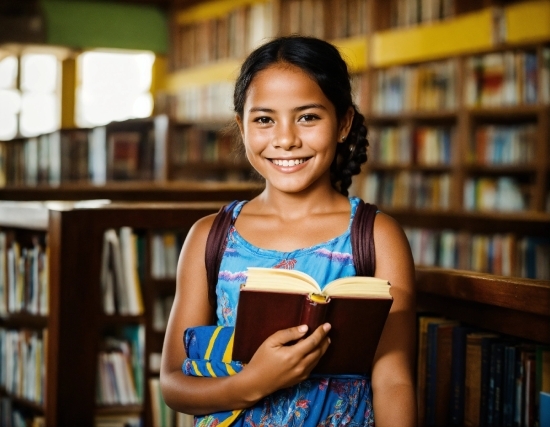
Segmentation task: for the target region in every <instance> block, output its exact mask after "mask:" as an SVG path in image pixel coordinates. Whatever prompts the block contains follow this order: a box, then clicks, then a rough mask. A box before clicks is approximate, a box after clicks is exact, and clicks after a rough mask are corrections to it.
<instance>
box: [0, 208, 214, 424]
mask: <svg viewBox="0 0 550 427" xmlns="http://www.w3.org/2000/svg"><path fill="white" fill-rule="evenodd" d="M86 206H87V207H86ZM219 207H220V203H219V202H211V203H148V204H146V203H107V204H98V205H97V206H96V207H90V205H89V204H88V205H86V204H79V203H74V202H40V203H39V202H32V203H31V202H1V203H0V231H1V232H8V233H14V234H15V238H16V239H18V238H21V239H22V240H21V245H24V243H23V241H24V240H25V239H27V237H28V236H31V235H39V236H41V237H42V238H46V236H47V247H48V251H49V262H48V271H49V274H48V279H49V304H48V314H47V315H46V316H44V315H41V316H34V315H31V314H29V313H26V312H24V311H23V312H17V313H11V312H9V311H8V312H7V313H6V315H4V316H2V317H0V328H4V329H6V330H20V329H30V330H36V331H42V330H46V331H47V346H46V348H47V350H46V354H45V372H46V374H45V375H46V382H45V384H46V386H45V387H46V388H45V390H44V394H43V398H44V402H43V403H36V402H32V401H28V400H27V399H25V398H22V397H20V396H17V395H13V394H11V393H10V392H8V391H7V390H5V389H1V390H0V397H2V398H8V399H9V400H11V405H12V407H13V408H19V409H21V410H22V411H24V412H25V413H30V414H34V415H35V416H43V417H44V419H45V425H46V426H47V427H50V426H51V427H54V426H55V427H63V426H75V425H78V426H83V427H86V426H90V427H91V426H93V425H94V417H95V416H96V415H99V414H138V415H140V416H141V417H142V418H143V420H144V425H146V426H152V425H153V424H152V419H151V416H152V415H151V402H150V396H149V392H148V387H147V386H146V387H145V389H144V390H145V394H144V399H143V402H142V404H139V405H96V403H95V402H96V381H97V355H98V352H99V350H100V342H101V341H102V339H103V338H102V337H103V334H104V333H107V332H108V331H111V330H115V329H117V328H120V327H125V326H127V325H142V327H143V328H144V330H145V348H144V365H143V368H142V369H143V372H142V375H143V378H144V379H145V384H146V385H147V381H148V379H149V368H148V363H149V362H148V356H149V352H150V351H152V350H154V351H159V348H158V347H159V344H160V345H161V344H162V335H161V336H159V334H158V333H157V332H154V331H153V330H152V325H151V304H152V301H153V299H154V296H155V295H157V292H164V293H166V292H174V290H175V280H172V284H171V290H170V289H166V286H165V287H164V289H163V288H162V287H161V288H160V291H159V290H157V286H156V285H157V281H156V280H153V279H152V278H151V275H150V272H148V271H147V268H149V267H150V265H149V261H147V260H148V259H149V257H150V247H149V246H147V249H146V252H145V256H144V260H145V266H144V268H145V273H144V276H143V281H142V283H141V287H142V292H143V296H144V301H145V311H144V314H143V315H138V316H126V315H124V316H123V315H106V314H104V313H103V308H102V299H103V297H102V291H101V289H100V283H101V281H100V271H101V263H102V261H101V257H102V255H101V254H102V247H103V234H104V232H105V231H106V230H107V229H110V228H114V229H118V228H120V227H124V226H130V227H132V229H133V230H134V231H135V232H136V233H138V234H140V235H142V236H144V237H145V239H146V241H148V240H147V239H149V237H150V233H151V232H153V231H155V230H180V231H183V232H186V230H188V229H189V228H190V226H191V225H192V224H193V223H194V222H195V221H196V220H197V219H199V218H201V217H203V216H205V215H208V214H211V213H214V212H216V211H217V210H218V209H219ZM83 224H86V226H85V227H83V226H82V225H83ZM5 273H6V272H5V271H3V272H2V274H5ZM4 297H5V295H4ZM159 338H160V341H159ZM2 360H4V355H3V356H2ZM75 378H78V381H75Z"/></svg>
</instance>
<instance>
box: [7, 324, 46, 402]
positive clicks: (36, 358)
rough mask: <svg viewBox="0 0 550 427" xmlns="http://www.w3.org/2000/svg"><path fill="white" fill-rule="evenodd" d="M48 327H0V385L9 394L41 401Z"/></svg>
mask: <svg viewBox="0 0 550 427" xmlns="http://www.w3.org/2000/svg"><path fill="white" fill-rule="evenodd" d="M47 342H48V331H47V329H44V330H41V331H36V330H29V329H20V330H14V329H6V328H3V327H0V354H1V355H2V358H1V359H0V385H1V386H2V387H3V388H4V389H5V390H6V391H7V392H8V393H10V394H11V395H13V396H18V397H20V398H23V399H25V400H28V401H30V402H34V403H36V404H38V405H41V404H43V403H44V400H45V397H46V396H45V385H46V368H45V362H46V349H47V345H48V344H47Z"/></svg>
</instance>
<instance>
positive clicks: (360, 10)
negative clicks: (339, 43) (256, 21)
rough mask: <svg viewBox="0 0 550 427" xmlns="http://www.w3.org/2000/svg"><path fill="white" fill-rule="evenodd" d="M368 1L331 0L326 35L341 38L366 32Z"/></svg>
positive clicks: (367, 27)
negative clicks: (328, 31)
mask: <svg viewBox="0 0 550 427" xmlns="http://www.w3.org/2000/svg"><path fill="white" fill-rule="evenodd" d="M369 1H370V0H343V1H342V0H332V5H331V6H330V7H331V10H330V14H329V17H330V22H329V24H330V25H331V27H330V34H329V35H328V37H329V38H330V39H342V38H346V37H355V36H360V35H365V34H368V32H369V30H370V29H369V16H368V15H369V11H368V7H369ZM306 13H307V10H306ZM282 16H284V15H282ZM282 16H281V17H282ZM315 25H317V22H314V26H315Z"/></svg>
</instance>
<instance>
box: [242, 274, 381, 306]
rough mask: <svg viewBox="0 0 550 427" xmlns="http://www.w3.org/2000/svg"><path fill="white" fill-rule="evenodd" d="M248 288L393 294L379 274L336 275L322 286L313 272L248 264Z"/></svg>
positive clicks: (344, 294) (335, 293) (294, 291)
mask: <svg viewBox="0 0 550 427" xmlns="http://www.w3.org/2000/svg"><path fill="white" fill-rule="evenodd" d="M247 274H248V279H247V281H246V283H245V285H244V287H245V288H246V289H255V290H264V291H274V292H291V293H317V294H322V295H327V296H356V297H374V298H391V296H390V286H389V282H388V281H387V280H384V279H379V278H376V277H362V276H351V277H343V278H340V279H336V280H334V281H332V282H330V283H329V284H327V285H326V287H325V288H324V289H323V290H321V288H320V286H319V284H318V283H317V282H316V281H315V279H313V277H311V276H310V275H308V274H306V273H304V272H301V271H296V270H283V269H276V268H262V267H249V268H248V273H247Z"/></svg>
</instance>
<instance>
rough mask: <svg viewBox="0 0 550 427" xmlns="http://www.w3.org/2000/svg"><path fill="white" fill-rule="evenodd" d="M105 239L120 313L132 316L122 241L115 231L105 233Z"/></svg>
mask: <svg viewBox="0 0 550 427" xmlns="http://www.w3.org/2000/svg"><path fill="white" fill-rule="evenodd" d="M104 238H105V239H107V241H108V244H109V252H110V260H109V265H110V268H111V271H112V274H113V278H114V282H115V286H114V288H115V292H116V298H117V303H118V312H119V313H120V314H123V315H127V314H131V313H130V306H129V301H128V294H127V287H126V284H125V276H124V265H123V261H122V251H121V248H120V241H119V238H118V235H117V233H116V231H115V230H114V229H109V230H107V231H105V235H104Z"/></svg>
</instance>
